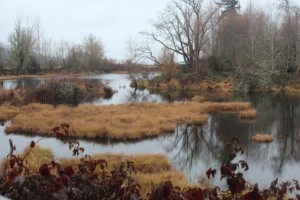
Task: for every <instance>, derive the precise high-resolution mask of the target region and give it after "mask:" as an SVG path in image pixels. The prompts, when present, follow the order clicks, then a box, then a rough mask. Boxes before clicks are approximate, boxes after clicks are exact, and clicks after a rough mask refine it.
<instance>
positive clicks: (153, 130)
mask: <svg viewBox="0 0 300 200" xmlns="http://www.w3.org/2000/svg"><path fill="white" fill-rule="evenodd" d="M250 108H251V103H249V102H228V103H212V102H203V103H199V102H185V103H159V104H156V103H138V104H123V105H111V106H94V105H80V106H78V107H74V108H72V107H68V106H58V107H54V106H52V105H46V104H29V105H27V106H23V107H15V106H8V105H4V106H1V107H0V113H4V114H2V119H3V120H9V119H11V120H12V123H11V125H10V126H8V127H7V128H6V132H7V133H18V132H20V133H31V134H38V135H52V134H53V133H52V128H53V127H56V126H59V125H60V124H61V123H68V124H70V128H69V134H70V136H72V137H81V138H91V139H92V138H108V139H113V140H120V139H135V140H136V139H142V138H146V137H154V136H157V135H159V134H161V133H169V132H173V131H174V130H175V128H176V126H177V125H178V124H189V125H199V126H201V125H203V124H205V123H206V122H207V119H208V114H210V113H220V112H236V113H238V112H240V111H243V110H248V109H250ZM0 117H1V116H0Z"/></svg>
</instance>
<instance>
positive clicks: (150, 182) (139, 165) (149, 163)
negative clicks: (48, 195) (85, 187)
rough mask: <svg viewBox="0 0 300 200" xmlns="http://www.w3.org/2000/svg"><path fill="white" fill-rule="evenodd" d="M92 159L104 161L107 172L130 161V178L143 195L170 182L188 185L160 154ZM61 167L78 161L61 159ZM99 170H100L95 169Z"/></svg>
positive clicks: (167, 159)
mask: <svg viewBox="0 0 300 200" xmlns="http://www.w3.org/2000/svg"><path fill="white" fill-rule="evenodd" d="M92 158H93V159H104V160H106V161H107V163H108V166H107V167H108V168H107V170H108V171H110V170H112V169H113V168H114V166H115V165H117V164H118V163H121V162H123V161H132V162H133V163H134V166H135V169H136V170H137V173H136V174H135V173H134V174H132V177H133V178H135V179H136V180H138V182H139V184H140V185H141V186H142V189H143V193H145V194H146V193H148V192H151V190H152V189H153V187H156V186H158V185H160V184H161V183H164V182H165V181H172V183H173V184H174V185H178V186H180V187H186V186H188V185H190V183H189V182H188V181H187V179H186V177H185V175H184V174H183V173H182V172H179V171H176V170H174V169H172V165H171V162H170V160H169V158H168V157H167V156H165V155H162V154H155V155H130V156H127V155H122V154H97V155H93V156H92ZM59 162H60V164H61V165H62V166H68V165H76V164H78V163H79V162H80V161H79V159H66V158H61V159H60V161H59ZM97 170H100V169H97Z"/></svg>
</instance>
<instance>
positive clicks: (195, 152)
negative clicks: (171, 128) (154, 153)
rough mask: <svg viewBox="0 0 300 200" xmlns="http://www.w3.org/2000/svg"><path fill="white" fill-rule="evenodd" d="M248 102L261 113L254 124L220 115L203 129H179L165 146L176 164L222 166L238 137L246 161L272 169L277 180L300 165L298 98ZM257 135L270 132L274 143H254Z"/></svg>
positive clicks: (259, 98) (260, 98)
mask: <svg viewBox="0 0 300 200" xmlns="http://www.w3.org/2000/svg"><path fill="white" fill-rule="evenodd" d="M248 100H251V101H252V102H253V105H254V107H255V108H257V110H258V116H257V119H256V120H255V122H252V123H248V122H243V121H241V120H240V119H239V118H238V116H237V115H236V114H220V115H215V116H212V117H210V119H209V121H208V123H207V124H206V125H205V126H203V127H202V128H199V127H188V126H179V127H178V128H177V130H176V133H175V136H174V137H170V143H168V145H167V146H165V149H166V151H167V152H168V153H169V154H170V155H171V157H172V159H173V161H174V162H175V163H176V165H177V166H179V167H180V168H181V169H184V168H185V169H186V168H188V169H192V168H199V167H200V166H199V165H202V166H203V165H207V166H214V165H216V164H219V163H220V160H219V157H220V154H221V152H222V149H223V146H224V145H225V144H226V143H228V142H229V141H230V139H231V138H232V137H237V138H239V140H240V143H241V146H243V147H244V148H245V155H244V158H243V159H245V160H247V161H249V165H250V166H251V167H252V169H253V168H257V167H263V168H264V169H269V170H272V171H273V173H274V177H275V176H277V175H278V174H279V175H280V174H281V173H282V172H283V169H284V167H285V166H292V165H293V164H295V163H299V162H300V141H299V130H300V101H299V98H296V97H291V96H286V95H256V96H250V98H249V99H248ZM255 133H269V134H271V135H273V137H274V142H272V143H270V144H260V143H256V142H253V141H252V140H251V137H252V136H253V135H254V134H255ZM257 170H259V169H258V168H257ZM192 176H193V175H192ZM274 177H271V178H274Z"/></svg>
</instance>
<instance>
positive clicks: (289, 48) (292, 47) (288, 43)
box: [279, 0, 300, 73]
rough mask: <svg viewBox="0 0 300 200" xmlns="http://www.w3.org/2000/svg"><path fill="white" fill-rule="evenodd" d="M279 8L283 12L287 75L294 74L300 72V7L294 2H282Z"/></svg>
mask: <svg viewBox="0 0 300 200" xmlns="http://www.w3.org/2000/svg"><path fill="white" fill-rule="evenodd" d="M279 7H280V9H281V10H282V11H283V23H282V27H281V38H282V46H283V48H284V52H285V54H284V57H285V58H284V60H285V69H286V72H287V73H294V72H296V71H298V70H299V66H297V65H299V63H298V61H299V56H300V55H299V45H300V44H299V40H300V7H299V6H298V5H297V4H295V3H294V2H293V1H292V0H280V4H279Z"/></svg>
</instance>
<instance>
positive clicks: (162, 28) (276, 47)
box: [0, 0, 300, 90]
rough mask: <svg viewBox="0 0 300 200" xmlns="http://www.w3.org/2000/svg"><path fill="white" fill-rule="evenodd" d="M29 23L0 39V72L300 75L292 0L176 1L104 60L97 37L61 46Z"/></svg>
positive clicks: (264, 79)
mask: <svg viewBox="0 0 300 200" xmlns="http://www.w3.org/2000/svg"><path fill="white" fill-rule="evenodd" d="M24 24H25V23H24V20H22V18H18V19H16V20H15V27H14V30H12V32H11V34H10V35H9V40H8V45H7V47H5V46H4V45H3V44H1V43H0V73H1V74H7V73H8V74H17V75H19V74H24V73H25V74H28V73H38V72H51V71H68V72H69V71H72V72H84V71H97V72H105V71H108V70H112V69H115V70H121V69H126V70H128V71H129V73H130V74H138V73H141V68H142V69H145V67H147V66H148V67H149V66H151V68H153V66H157V67H161V68H159V69H162V74H163V81H164V82H169V81H171V80H172V79H181V78H182V77H183V76H185V75H186V74H188V75H192V76H193V77H195V76H196V78H194V79H196V80H197V81H201V80H204V79H207V78H208V79H209V78H211V77H215V76H219V77H224V79H225V78H228V77H230V78H233V79H235V80H236V84H237V86H238V87H239V88H241V89H245V90H253V89H258V88H266V87H270V86H273V85H279V86H285V85H286V84H288V83H290V81H296V82H297V81H299V77H300V76H299V74H300V58H299V57H300V50H299V49H300V48H299V45H300V7H299V5H298V4H297V3H296V2H295V1H292V0H278V1H277V2H276V4H275V5H273V6H271V7H256V6H253V5H252V4H251V1H250V3H249V4H248V5H247V7H246V8H243V9H241V8H240V3H239V1H238V0H219V1H211V2H204V1H203V0H173V1H171V2H170V3H168V4H167V5H166V7H165V9H164V11H163V12H161V13H160V14H159V15H158V18H157V20H156V21H153V22H152V26H153V30H152V31H149V32H144V33H142V34H143V35H144V38H145V41H143V42H137V41H134V40H132V39H129V40H128V41H127V51H128V55H127V59H126V60H124V61H116V60H114V59H110V58H107V57H106V56H105V54H104V45H103V44H102V42H101V40H100V39H98V38H97V37H96V36H94V35H92V34H89V35H87V36H86V37H85V38H84V39H83V40H82V42H81V43H78V44H74V43H70V42H68V41H61V42H60V43H59V44H57V43H55V42H53V41H52V39H46V38H44V37H43V35H42V33H41V25H40V23H39V22H33V23H28V22H27V23H26V26H24ZM157 49H159V50H157ZM149 61H151V62H149ZM149 63H150V64H149ZM143 66H144V67H143ZM188 77H189V76H188Z"/></svg>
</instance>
